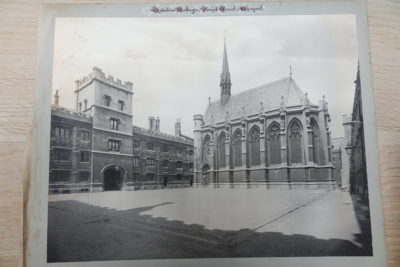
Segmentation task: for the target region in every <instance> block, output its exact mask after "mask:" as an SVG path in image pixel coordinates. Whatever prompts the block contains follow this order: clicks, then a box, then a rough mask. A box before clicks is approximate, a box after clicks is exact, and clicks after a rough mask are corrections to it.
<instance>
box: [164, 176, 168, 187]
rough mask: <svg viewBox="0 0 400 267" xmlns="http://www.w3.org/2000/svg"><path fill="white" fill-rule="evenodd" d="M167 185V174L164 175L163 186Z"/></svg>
mask: <svg viewBox="0 0 400 267" xmlns="http://www.w3.org/2000/svg"><path fill="white" fill-rule="evenodd" d="M167 186H168V176H164V187H167Z"/></svg>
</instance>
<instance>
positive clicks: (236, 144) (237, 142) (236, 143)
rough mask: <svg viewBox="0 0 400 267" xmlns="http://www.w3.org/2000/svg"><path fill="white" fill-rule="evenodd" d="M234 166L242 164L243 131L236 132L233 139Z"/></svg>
mask: <svg viewBox="0 0 400 267" xmlns="http://www.w3.org/2000/svg"><path fill="white" fill-rule="evenodd" d="M232 154H233V166H235V167H240V166H242V133H241V132H240V131H238V132H236V133H235V135H234V136H233V140H232Z"/></svg>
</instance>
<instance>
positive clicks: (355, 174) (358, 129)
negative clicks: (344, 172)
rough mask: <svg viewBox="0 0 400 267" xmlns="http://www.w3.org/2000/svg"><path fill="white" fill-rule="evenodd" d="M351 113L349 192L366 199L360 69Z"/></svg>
mask: <svg viewBox="0 0 400 267" xmlns="http://www.w3.org/2000/svg"><path fill="white" fill-rule="evenodd" d="M355 83H356V88H355V94H354V103H353V113H352V121H351V141H350V144H349V148H350V149H351V155H350V192H351V193H354V194H359V195H361V196H362V197H364V198H367V199H368V179H367V169H366V168H367V166H366V158H365V140H364V128H363V114H362V99H361V83H360V71H359V70H358V72H357V79H356V81H355Z"/></svg>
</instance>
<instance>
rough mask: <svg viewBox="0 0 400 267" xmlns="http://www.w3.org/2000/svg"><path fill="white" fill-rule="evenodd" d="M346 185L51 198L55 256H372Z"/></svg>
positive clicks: (361, 206)
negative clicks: (339, 186) (345, 187)
mask: <svg viewBox="0 0 400 267" xmlns="http://www.w3.org/2000/svg"><path fill="white" fill-rule="evenodd" d="M371 251H372V248H371V235H370V221H369V210H368V205H367V203H364V202H363V201H361V200H360V199H358V198H357V197H354V196H350V195H349V193H347V192H343V191H340V190H323V189H318V190H311V189H307V190H306V189H291V190H289V189H266V188H261V187H258V188H233V189H232V188H202V187H199V188H184V189H183V188H182V189H163V190H143V191H122V192H119V191H113V192H102V193H82V194H68V195H51V196H49V226H48V261H49V262H63V261H97V260H127V259H162V258H204V257H208V258H213V257H268V256H271V257H282V256H346V255H352V256H358V255H371V253H372V252H371Z"/></svg>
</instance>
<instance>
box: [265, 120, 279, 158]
mask: <svg viewBox="0 0 400 267" xmlns="http://www.w3.org/2000/svg"><path fill="white" fill-rule="evenodd" d="M279 133H280V126H279V124H277V123H276V124H274V125H272V126H271V128H270V129H269V131H268V144H269V147H268V150H269V158H270V163H271V164H280V163H281V138H280V134H279Z"/></svg>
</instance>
